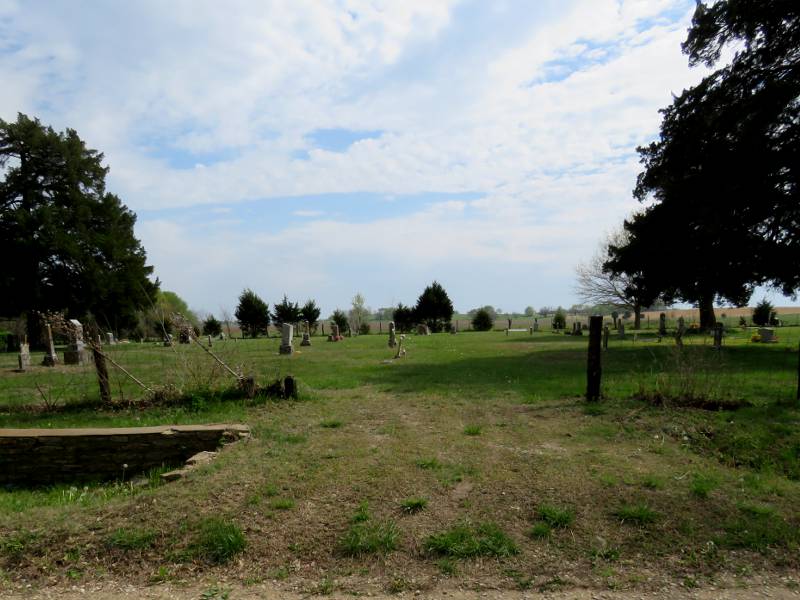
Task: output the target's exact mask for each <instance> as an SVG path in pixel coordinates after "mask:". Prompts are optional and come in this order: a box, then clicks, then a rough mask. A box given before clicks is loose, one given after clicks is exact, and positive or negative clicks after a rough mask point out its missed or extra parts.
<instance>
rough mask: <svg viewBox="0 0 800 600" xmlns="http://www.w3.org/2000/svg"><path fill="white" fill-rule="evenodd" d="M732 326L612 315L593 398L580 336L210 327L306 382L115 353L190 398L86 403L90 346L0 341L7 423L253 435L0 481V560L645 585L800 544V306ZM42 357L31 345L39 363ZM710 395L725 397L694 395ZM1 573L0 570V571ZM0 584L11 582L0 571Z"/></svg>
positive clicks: (395, 582) (409, 579) (231, 573)
mask: <svg viewBox="0 0 800 600" xmlns="http://www.w3.org/2000/svg"><path fill="white" fill-rule="evenodd" d="M750 335H751V333H750V332H746V331H740V330H732V331H731V332H730V333H729V335H728V337H727V338H726V344H725V347H724V348H723V350H722V351H721V352H717V351H715V350H714V349H713V348H712V347H711V340H710V338H706V337H704V336H688V337H687V345H686V347H685V348H684V349H683V350H682V351H679V350H677V349H676V348H675V345H674V343H673V342H672V341H671V340H670V339H664V340H663V341H660V342H659V341H657V339H656V338H655V336H654V332H644V333H642V334H639V335H638V336H636V339H635V340H634V336H633V334H632V332H630V331H629V332H628V336H627V337H626V339H625V340H618V339H616V338H615V337H614V336H613V335H612V338H611V341H610V348H609V350H608V351H607V352H605V353H604V354H603V386H602V389H603V395H604V400H603V402H601V403H599V404H596V405H587V404H586V403H585V402H584V401H583V400H582V399H581V394H582V392H583V391H584V388H585V363H586V343H587V338H586V337H571V336H564V335H555V334H552V333H549V332H548V333H537V334H535V335H533V336H531V335H528V334H527V333H512V334H511V335H508V336H507V335H505V333H501V332H488V333H473V332H464V333H460V334H458V335H448V334H439V335H433V336H426V337H417V336H408V337H407V338H406V340H405V342H404V346H405V347H406V348H407V355H406V356H405V357H403V358H401V359H398V360H391V359H392V357H393V355H394V351H393V350H392V349H389V348H387V345H386V341H387V338H386V336H379V335H369V336H361V337H358V338H353V339H345V340H344V341H342V342H339V343H327V342H325V341H324V339H323V338H321V337H316V338H314V339H313V342H314V344H313V346H311V347H300V346H299V343H296V346H295V348H296V350H295V353H294V354H293V355H291V356H281V355H279V354H278V345H279V340H277V339H259V340H228V341H226V342H214V346H213V347H212V350H213V351H214V352H216V353H218V355H219V356H220V357H221V358H222V359H223V360H225V361H226V362H227V363H228V364H230V365H231V366H234V367H235V368H239V369H241V370H242V371H243V372H246V373H251V374H254V375H255V376H256V378H257V379H258V380H259V382H261V383H268V382H269V381H272V380H274V379H276V378H279V377H283V376H285V375H287V374H291V375H293V376H295V378H296V379H297V381H298V382H299V389H300V397H299V399H298V400H295V401H285V400H284V401H275V400H266V399H255V400H246V399H226V398H229V396H227V395H225V394H224V393H223V392H224V391H225V390H226V389H227V388H229V387H230V385H231V383H232V378H231V377H229V376H227V375H225V374H224V372H222V370H221V369H219V368H218V367H217V366H216V363H215V362H214V361H213V359H211V358H210V357H209V356H208V355H207V354H205V353H204V352H203V351H201V350H200V349H199V348H196V347H194V346H176V347H175V348H164V347H163V346H157V345H139V344H120V345H118V346H114V347H111V348H109V354H110V356H111V357H112V358H113V359H114V360H115V361H117V362H118V363H120V364H121V365H123V366H125V367H126V368H127V369H129V370H130V371H131V372H132V373H133V374H135V375H136V376H137V377H139V378H140V379H142V380H143V381H144V382H145V383H146V384H147V385H148V386H151V387H155V386H170V389H173V390H176V391H177V392H179V394H178V395H179V396H180V398H181V400H180V401H179V402H177V403H174V404H172V405H170V406H160V405H148V406H147V407H140V406H137V399H139V398H141V397H142V396H143V392H142V390H141V389H139V388H138V386H136V384H134V383H133V382H132V381H130V380H129V379H127V378H125V377H124V376H123V375H121V374H120V373H119V372H117V371H116V370H115V371H114V372H113V375H112V377H113V382H112V387H113V389H114V393H115V398H116V400H117V401H118V402H119V406H117V407H116V408H114V409H108V408H102V407H98V406H97V396H98V393H97V385H96V381H95V376H94V373H93V371H92V370H91V369H90V368H85V367H58V368H56V369H46V368H44V367H34V368H32V369H31V370H30V371H28V372H26V373H16V372H14V371H13V368H14V363H15V360H16V356H14V355H0V427H63V426H89V425H104V426H116V425H135V424H141V425H149V424H156V423H171V424H172V423H174V424H177V423H205V422H243V423H247V424H249V425H250V426H251V427H252V429H253V432H254V436H253V439H252V440H250V441H248V442H246V443H245V442H242V443H239V444H236V445H234V446H231V447H229V448H227V449H226V450H225V451H224V452H222V453H221V455H220V457H219V458H218V459H217V460H216V461H215V462H214V463H212V464H211V465H209V466H207V467H203V468H202V469H201V470H200V471H198V472H196V473H195V474H194V475H193V476H192V477H190V478H189V479H187V480H184V481H182V482H177V483H170V484H163V485H162V484H160V483H159V480H158V477H157V473H154V474H151V476H150V477H149V478H147V479H144V480H142V481H141V482H139V483H137V484H135V485H132V484H130V483H127V482H113V483H107V484H98V485H91V486H86V487H85V488H84V487H81V488H75V487H70V486H69V485H64V486H58V487H54V488H48V489H40V490H4V491H0V569H1V571H0V581H2V580H3V579H4V578H5V579H7V580H8V581H10V582H19V581H23V580H24V581H32V582H34V583H35V584H37V585H38V584H43V583H44V582H46V581H50V582H52V581H56V582H69V581H83V582H87V581H92V580H102V579H104V578H108V577H115V578H122V579H125V580H129V581H131V582H133V583H139V584H141V583H146V582H158V581H167V580H169V581H183V580H190V579H192V578H194V577H197V574H198V573H203V574H204V576H208V577H211V578H214V577H223V576H224V577H225V578H227V580H232V581H238V582H239V583H241V584H243V585H249V584H255V583H257V582H260V581H265V580H275V581H278V582H281V583H280V584H279V585H286V586H290V587H291V588H292V589H302V590H304V591H307V592H309V593H325V592H330V591H334V590H338V591H341V592H343V593H365V592H371V591H379V590H383V591H392V592H397V591H403V590H405V589H409V590H411V589H413V590H418V589H422V590H424V589H433V588H436V587H440V586H443V585H444V586H446V585H458V586H466V587H472V586H477V585H478V584H481V585H488V586H496V587H499V588H501V589H528V588H533V589H542V590H551V589H556V588H561V587H571V586H582V585H588V586H590V587H593V588H600V589H602V588H615V589H625V588H630V589H637V590H639V589H641V590H645V589H651V588H653V587H657V586H660V585H662V584H664V582H676V583H679V584H681V585H684V586H694V585H704V584H708V583H713V582H716V581H718V580H719V579H720V578H725V577H738V576H740V575H748V574H750V575H752V574H761V573H766V574H773V575H775V576H790V577H791V576H793V575H792V574H793V573H796V569H797V567H798V566H799V565H798V563H799V562H800V561H798V558H797V556H798V552H797V551H798V543H800V532H799V531H798V526H799V525H800V518H799V515H798V511H797V509H796V507H797V505H798V501H800V466H799V465H800V429H799V428H798V421H800V411H799V410H798V407H797V405H796V404H795V402H794V398H795V393H796V391H795V390H796V385H797V365H798V355H797V346H798V342H799V341H800V328H796V327H789V328H783V329H780V330H779V336H780V342H779V343H778V344H772V345H764V344H754V343H752V342H750V340H749V337H750ZM40 360H41V357H40V356H36V355H34V357H33V363H34V364H38V362H39V361H40ZM687 400H688V401H691V402H690V403H695V404H697V403H702V401H705V400H722V401H724V402H725V403H729V404H730V406H731V407H732V408H737V409H738V410H716V411H708V410H701V409H698V408H691V407H688V408H687V407H682V406H681V405H682V404H684V403H686V401H687ZM0 585H2V583H0ZM0 589H1V588H0Z"/></svg>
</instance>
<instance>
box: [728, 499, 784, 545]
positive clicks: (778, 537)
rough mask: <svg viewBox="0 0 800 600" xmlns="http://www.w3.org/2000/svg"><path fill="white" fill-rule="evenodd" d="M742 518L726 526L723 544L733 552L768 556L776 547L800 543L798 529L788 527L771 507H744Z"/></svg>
mask: <svg viewBox="0 0 800 600" xmlns="http://www.w3.org/2000/svg"><path fill="white" fill-rule="evenodd" d="M739 511H740V513H741V514H740V515H739V516H738V517H737V518H735V519H733V520H731V521H729V522H728V523H726V524H725V535H724V537H723V539H722V542H723V543H724V544H726V545H727V546H729V547H733V548H747V549H749V550H755V551H756V552H762V553H763V552H765V551H766V550H767V549H768V548H770V547H774V546H789V545H791V544H796V543H797V542H798V540H800V532H798V529H797V527H793V526H791V525H789V524H788V523H787V522H786V521H785V520H784V519H783V518H782V517H780V515H778V514H777V513H776V511H775V509H773V508H772V507H771V506H763V505H750V504H749V505H743V506H740V507H739Z"/></svg>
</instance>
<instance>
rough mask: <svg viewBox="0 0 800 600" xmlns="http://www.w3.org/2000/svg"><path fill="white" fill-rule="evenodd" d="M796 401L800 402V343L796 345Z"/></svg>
mask: <svg viewBox="0 0 800 600" xmlns="http://www.w3.org/2000/svg"><path fill="white" fill-rule="evenodd" d="M797 402H798V403H800V344H798V345H797Z"/></svg>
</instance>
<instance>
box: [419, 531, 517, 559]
mask: <svg viewBox="0 0 800 600" xmlns="http://www.w3.org/2000/svg"><path fill="white" fill-rule="evenodd" d="M424 547H425V550H426V551H427V552H429V553H431V554H434V555H438V556H449V557H452V558H472V557H476V556H513V555H514V554H517V553H518V552H519V549H518V548H517V545H516V544H515V543H514V540H512V539H511V538H510V537H509V536H508V534H506V533H505V532H504V531H503V530H502V529H500V527H498V526H497V525H496V524H494V523H491V522H485V523H478V524H475V525H473V524H471V523H461V524H458V525H454V526H452V527H451V528H449V529H447V530H445V531H442V532H441V533H437V534H434V535H431V536H429V537H428V538H427V539H426V540H425V544H424Z"/></svg>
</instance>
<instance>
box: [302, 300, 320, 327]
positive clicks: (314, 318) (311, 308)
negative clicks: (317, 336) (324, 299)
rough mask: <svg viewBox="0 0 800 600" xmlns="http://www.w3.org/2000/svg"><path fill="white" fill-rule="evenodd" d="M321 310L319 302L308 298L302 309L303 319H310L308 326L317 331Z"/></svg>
mask: <svg viewBox="0 0 800 600" xmlns="http://www.w3.org/2000/svg"><path fill="white" fill-rule="evenodd" d="M320 312H321V311H320V310H319V307H318V306H317V303H316V302H314V301H313V300H308V301H307V302H306V303H305V304H304V305H303V308H301V309H300V318H301V319H302V320H303V321H308V326H309V327H310V328H311V331H314V332H316V331H317V324H318V322H319V314H320Z"/></svg>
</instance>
